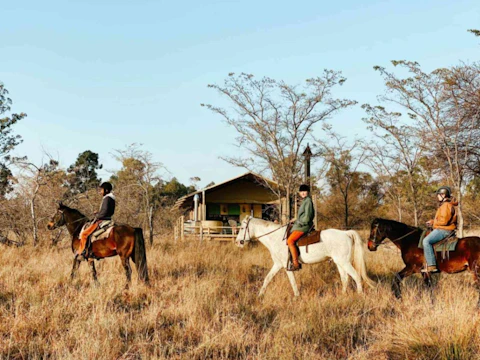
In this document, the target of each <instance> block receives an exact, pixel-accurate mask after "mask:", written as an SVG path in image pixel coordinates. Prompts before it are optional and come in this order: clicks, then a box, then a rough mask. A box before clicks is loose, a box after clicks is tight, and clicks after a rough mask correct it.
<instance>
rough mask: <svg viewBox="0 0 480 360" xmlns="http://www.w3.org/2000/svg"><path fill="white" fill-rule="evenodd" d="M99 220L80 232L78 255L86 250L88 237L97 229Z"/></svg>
mask: <svg viewBox="0 0 480 360" xmlns="http://www.w3.org/2000/svg"><path fill="white" fill-rule="evenodd" d="M97 225H98V221H95V222H94V223H92V224H91V225H90V226H89V227H88V228H86V229H85V230H83V231H82V233H81V234H80V245H79V247H78V249H77V255H80V254H81V253H82V252H83V250H85V245H86V244H87V239H88V237H89V236H90V235H91V234H92V233H93V232H94V231H95V230H96V229H97Z"/></svg>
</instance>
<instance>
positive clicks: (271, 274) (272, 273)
mask: <svg viewBox="0 0 480 360" xmlns="http://www.w3.org/2000/svg"><path fill="white" fill-rule="evenodd" d="M281 268H282V265H281V264H278V263H274V264H273V266H272V268H271V269H270V271H269V272H268V274H267V277H266V278H265V280H264V281H263V286H262V288H261V289H260V292H259V293H258V296H262V295H263V294H265V290H266V289H267V286H268V284H269V283H270V281H272V279H273V277H274V276H275V275H276V274H277V273H278V271H279V270H280V269H281Z"/></svg>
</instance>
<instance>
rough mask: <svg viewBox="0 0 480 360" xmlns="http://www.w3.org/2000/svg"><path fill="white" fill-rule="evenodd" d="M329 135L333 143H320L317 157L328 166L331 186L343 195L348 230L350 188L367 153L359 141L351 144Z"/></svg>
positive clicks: (343, 139)
mask: <svg viewBox="0 0 480 360" xmlns="http://www.w3.org/2000/svg"><path fill="white" fill-rule="evenodd" d="M328 134H329V135H330V137H331V139H332V140H333V143H328V142H325V141H323V142H319V143H318V144H319V145H320V151H319V153H318V154H317V156H321V157H322V158H323V160H324V161H325V163H326V164H327V165H328V171H327V173H326V176H327V178H328V181H329V183H330V185H331V186H332V187H333V188H335V189H337V190H338V191H339V192H340V193H341V195H342V202H343V209H344V211H343V215H344V226H345V228H346V229H348V228H349V227H350V222H349V216H350V200H351V199H350V187H351V185H352V182H353V181H354V179H355V178H356V177H357V176H358V171H357V170H358V167H359V166H360V165H361V164H363V163H364V161H365V159H366V153H365V152H364V151H362V148H361V142H360V141H359V140H354V141H353V142H352V143H350V144H349V143H348V141H347V140H346V139H345V138H343V137H341V136H339V135H338V134H336V133H334V132H332V131H329V132H328Z"/></svg>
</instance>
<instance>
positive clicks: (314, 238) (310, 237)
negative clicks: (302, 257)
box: [296, 230, 322, 246]
mask: <svg viewBox="0 0 480 360" xmlns="http://www.w3.org/2000/svg"><path fill="white" fill-rule="evenodd" d="M321 232H322V231H321V230H320V231H312V232H309V233H308V234H306V235H304V236H302V237H301V238H300V239H298V240H297V242H296V245H297V246H307V245H311V244H316V243H319V242H320V241H321V239H320V234H321Z"/></svg>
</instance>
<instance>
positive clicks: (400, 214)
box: [398, 196, 402, 222]
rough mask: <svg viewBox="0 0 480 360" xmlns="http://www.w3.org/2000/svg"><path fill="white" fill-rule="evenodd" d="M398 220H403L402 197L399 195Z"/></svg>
mask: <svg viewBox="0 0 480 360" xmlns="http://www.w3.org/2000/svg"><path fill="white" fill-rule="evenodd" d="M398 222H402V199H401V198H400V196H399V197H398Z"/></svg>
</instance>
